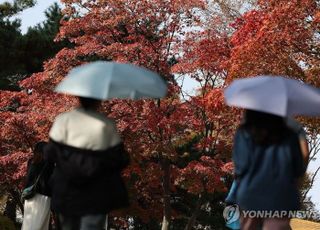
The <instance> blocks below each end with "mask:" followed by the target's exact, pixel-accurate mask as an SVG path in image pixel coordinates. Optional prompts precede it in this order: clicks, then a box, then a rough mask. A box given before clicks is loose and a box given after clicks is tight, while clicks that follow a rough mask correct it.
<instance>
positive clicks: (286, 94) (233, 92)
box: [224, 76, 320, 117]
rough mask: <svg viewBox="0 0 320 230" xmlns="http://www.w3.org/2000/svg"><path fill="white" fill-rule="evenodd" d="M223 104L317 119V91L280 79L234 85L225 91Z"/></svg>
mask: <svg viewBox="0 0 320 230" xmlns="http://www.w3.org/2000/svg"><path fill="white" fill-rule="evenodd" d="M224 96H225V101H226V104H227V105H229V106H235V107H239V108H244V109H252V110H256V111H260V112H265V113H271V114H274V115H278V116H281V117H288V116H294V115H309V116H316V115H320V90H319V89H317V88H315V87H313V86H310V85H308V84H305V83H303V82H301V81H297V80H294V79H290V78H285V77H281V76H257V77H252V78H244V79H239V80H235V81H233V82H232V83H231V84H230V86H228V87H227V88H226V89H225V91H224Z"/></svg>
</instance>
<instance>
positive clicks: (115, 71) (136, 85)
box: [55, 61, 167, 100]
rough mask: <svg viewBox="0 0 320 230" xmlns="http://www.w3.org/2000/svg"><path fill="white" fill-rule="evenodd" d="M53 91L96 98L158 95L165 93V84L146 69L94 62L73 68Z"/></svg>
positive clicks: (156, 75) (162, 95)
mask: <svg viewBox="0 0 320 230" xmlns="http://www.w3.org/2000/svg"><path fill="white" fill-rule="evenodd" d="M55 91H56V92H59V93H67V94H71V95H75V96H81V97H89V98H94V99H99V100H105V99H112V98H130V99H141V98H162V97H164V96H165V95H166V93H167V85H166V83H165V82H164V80H163V79H162V78H161V77H160V76H159V75H158V74H157V73H155V72H152V71H150V70H148V69H145V68H142V67H138V66H135V65H131V64H124V63H117V62H106V61H96V62H91V63H89V64H84V65H81V66H78V67H75V68H73V69H72V70H71V71H70V72H69V74H68V75H67V76H66V77H65V79H64V80H63V81H62V82H61V83H59V84H58V86H57V87H56V89H55Z"/></svg>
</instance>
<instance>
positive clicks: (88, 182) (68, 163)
mask: <svg viewBox="0 0 320 230" xmlns="http://www.w3.org/2000/svg"><path fill="white" fill-rule="evenodd" d="M44 151H45V157H46V159H47V160H48V161H49V162H52V163H54V164H55V165H56V167H55V170H54V173H53V175H52V178H51V185H52V199H51V205H52V209H53V210H54V211H56V212H58V213H61V214H63V215H66V216H83V215H87V214H106V213H108V212H110V211H112V210H114V209H118V208H123V207H126V206H128V203H129V202H128V193H127V190H126V187H125V184H124V182H123V180H122V178H121V171H122V170H123V169H124V168H125V167H126V166H127V165H128V164H129V156H128V154H127V153H126V152H125V150H124V147H123V144H122V143H121V144H119V145H117V146H115V147H112V148H109V149H107V150H104V151H92V150H84V149H79V148H75V147H71V146H67V145H64V144H60V143H57V142H55V141H53V140H50V142H49V144H48V145H47V146H46V147H45V149H44Z"/></svg>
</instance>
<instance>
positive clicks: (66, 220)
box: [59, 214, 107, 230]
mask: <svg viewBox="0 0 320 230" xmlns="http://www.w3.org/2000/svg"><path fill="white" fill-rule="evenodd" d="M106 216H107V215H106V214H98V215H86V216H81V217H70V216H63V215H59V222H60V227H61V230H102V229H104V227H105V223H106Z"/></svg>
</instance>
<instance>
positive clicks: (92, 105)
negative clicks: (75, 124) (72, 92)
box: [79, 97, 101, 109]
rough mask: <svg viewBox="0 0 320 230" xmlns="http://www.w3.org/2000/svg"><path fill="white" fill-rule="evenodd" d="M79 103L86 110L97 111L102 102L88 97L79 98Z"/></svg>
mask: <svg viewBox="0 0 320 230" xmlns="http://www.w3.org/2000/svg"><path fill="white" fill-rule="evenodd" d="M79 102H80V105H81V107H82V108H84V109H96V108H97V107H98V106H99V105H100V103H101V101H100V100H97V99H93V98H88V97H79Z"/></svg>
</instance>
